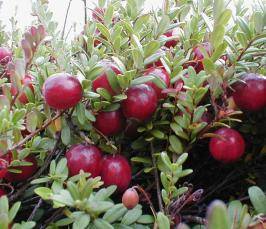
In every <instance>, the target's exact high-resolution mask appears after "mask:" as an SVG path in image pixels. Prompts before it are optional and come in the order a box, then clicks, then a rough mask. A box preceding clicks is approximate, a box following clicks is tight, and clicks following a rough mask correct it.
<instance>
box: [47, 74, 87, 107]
mask: <svg viewBox="0 0 266 229" xmlns="http://www.w3.org/2000/svg"><path fill="white" fill-rule="evenodd" d="M43 95H44V99H45V102H46V103H47V104H48V105H49V106H50V107H52V108H54V109H68V108H70V107H74V106H76V105H77V103H78V102H79V101H80V100H81V98H82V87H81V84H80V82H79V81H78V79H77V78H75V77H74V76H71V75H69V74H67V73H57V74H54V75H52V76H50V77H49V78H48V79H47V80H46V81H45V83H44V85H43Z"/></svg>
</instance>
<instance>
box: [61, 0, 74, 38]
mask: <svg viewBox="0 0 266 229" xmlns="http://www.w3.org/2000/svg"><path fill="white" fill-rule="evenodd" d="M71 2H72V0H69V2H68V7H67V12H66V16H65V21H64V26H63V31H62V35H61V39H62V40H63V38H64V34H65V29H66V22H67V18H68V13H69V9H70V5H71Z"/></svg>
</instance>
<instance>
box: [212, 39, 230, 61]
mask: <svg viewBox="0 0 266 229" xmlns="http://www.w3.org/2000/svg"><path fill="white" fill-rule="evenodd" d="M226 48H227V43H226V42H223V43H221V44H220V45H219V46H218V47H217V48H216V49H215V51H214V53H213V54H212V56H211V60H212V61H213V62H215V61H216V60H218V59H219V58H220V57H221V56H222V54H223V53H224V52H225V50H226Z"/></svg>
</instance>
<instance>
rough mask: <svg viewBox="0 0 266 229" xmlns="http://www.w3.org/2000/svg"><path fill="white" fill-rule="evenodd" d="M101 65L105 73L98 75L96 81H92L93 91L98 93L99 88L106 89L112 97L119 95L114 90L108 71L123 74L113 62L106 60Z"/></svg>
mask: <svg viewBox="0 0 266 229" xmlns="http://www.w3.org/2000/svg"><path fill="white" fill-rule="evenodd" d="M100 65H101V66H102V67H103V72H102V73H101V74H100V75H98V76H97V77H96V79H95V80H93V81H92V89H93V91H96V90H97V89H98V88H104V89H105V90H107V91H108V92H109V93H110V94H111V95H116V94H117V93H116V92H115V91H114V90H113V88H112V87H111V85H110V83H109V81H108V77H107V71H109V70H112V71H113V72H114V73H115V74H116V75H118V74H121V73H122V72H121V71H120V69H119V68H118V67H117V66H116V65H115V64H114V63H112V62H111V61H106V60H104V61H102V62H101V63H100Z"/></svg>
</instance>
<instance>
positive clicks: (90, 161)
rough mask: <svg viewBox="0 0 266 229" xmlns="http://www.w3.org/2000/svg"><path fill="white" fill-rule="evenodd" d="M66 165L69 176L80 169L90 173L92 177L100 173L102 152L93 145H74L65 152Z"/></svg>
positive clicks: (77, 172)
mask: <svg viewBox="0 0 266 229" xmlns="http://www.w3.org/2000/svg"><path fill="white" fill-rule="evenodd" d="M66 159H67V167H68V169H69V173H70V175H71V176H74V175H77V174H79V172H80V170H83V171H84V172H87V173H90V174H91V176H92V177H96V176H99V175H100V173H101V160H102V152H101V150H100V149H98V148H97V147H96V146H93V145H82V144H79V145H75V146H72V147H71V148H70V149H69V150H68V151H67V152H66Z"/></svg>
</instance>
